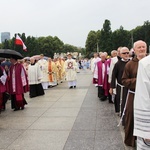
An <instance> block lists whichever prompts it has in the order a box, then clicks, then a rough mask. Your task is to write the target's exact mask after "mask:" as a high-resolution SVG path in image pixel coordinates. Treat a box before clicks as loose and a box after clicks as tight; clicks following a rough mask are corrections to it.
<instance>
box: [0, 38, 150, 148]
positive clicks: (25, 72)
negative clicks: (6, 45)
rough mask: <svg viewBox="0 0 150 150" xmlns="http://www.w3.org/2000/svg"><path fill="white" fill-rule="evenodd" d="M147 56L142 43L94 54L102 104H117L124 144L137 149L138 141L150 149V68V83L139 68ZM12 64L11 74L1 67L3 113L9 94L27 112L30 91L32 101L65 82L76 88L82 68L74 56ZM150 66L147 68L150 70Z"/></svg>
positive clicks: (95, 80) (14, 104)
mask: <svg viewBox="0 0 150 150" xmlns="http://www.w3.org/2000/svg"><path fill="white" fill-rule="evenodd" d="M146 56H147V45H146V43H145V42H144V41H141V40H139V41H137V42H135V43H134V45H133V48H132V50H130V51H129V49H128V48H127V47H119V48H118V49H117V50H113V51H111V58H109V57H108V56H107V53H106V52H100V53H94V58H92V59H91V64H90V69H91V71H92V73H93V84H95V89H97V90H98V97H99V99H100V101H105V100H108V102H109V103H114V107H115V112H116V114H117V115H118V116H120V123H119V125H120V124H122V126H124V132H125V138H124V143H125V144H126V145H127V146H131V147H135V145H136V140H137V149H138V150H148V149H150V147H149V146H150V70H148V69H150V68H145V69H146V70H147V72H148V73H149V74H148V75H149V76H148V77H147V78H148V81H149V83H147V82H146V81H145V78H144V75H143V76H142V75H138V74H140V73H141V74H142V73H143V74H144V73H145V70H144V71H142V72H141V71H139V70H138V69H139V68H140V67H139V68H138V66H139V64H140V63H143V62H145V61H144V59H148V58H147V57H149V56H147V57H146ZM144 57H145V58H144ZM142 61H143V62H142ZM10 62H11V63H12V65H11V66H10V68H9V71H7V70H6V69H5V67H2V64H3V63H2V64H1V68H0V87H1V88H0V109H1V110H3V109H5V103H6V100H5V97H6V95H7V94H6V93H7V92H8V93H9V94H10V95H11V107H12V109H14V110H15V111H16V110H20V109H24V105H25V104H27V102H26V100H25V98H24V93H25V92H27V91H29V96H30V98H32V97H36V96H40V95H44V90H46V89H48V88H49V87H53V86H56V85H58V84H60V83H61V82H63V81H65V80H67V81H68V86H69V89H72V88H76V82H77V72H78V69H79V66H78V63H77V61H76V60H75V59H72V55H71V54H70V53H69V54H68V55H67V60H64V59H62V58H56V59H54V60H52V59H51V58H48V60H45V59H44V55H42V54H41V58H40V60H36V59H35V58H34V57H31V58H30V63H29V62H28V61H25V62H23V63H22V62H21V61H20V62H19V61H18V60H17V59H15V58H10ZM147 62H150V61H146V63H147ZM149 64H150V63H149ZM149 64H147V65H145V66H148V67H149V66H150V65H149ZM145 75H147V73H145ZM141 77H143V79H140V78H141ZM137 78H138V79H137ZM147 88H149V89H147ZM142 89H143V90H144V91H142ZM146 89H147V90H146ZM6 91H7V92H6ZM146 96H147V97H146ZM119 125H118V126H119Z"/></svg>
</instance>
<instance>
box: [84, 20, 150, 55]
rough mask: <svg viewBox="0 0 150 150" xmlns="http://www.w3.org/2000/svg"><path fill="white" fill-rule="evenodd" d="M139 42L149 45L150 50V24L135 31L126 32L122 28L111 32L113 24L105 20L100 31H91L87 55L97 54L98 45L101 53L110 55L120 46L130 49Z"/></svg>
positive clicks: (87, 42)
mask: <svg viewBox="0 0 150 150" xmlns="http://www.w3.org/2000/svg"><path fill="white" fill-rule="evenodd" d="M137 40H143V41H145V42H146V43H147V45H148V48H149V45H150V22H149V21H145V22H144V24H143V25H142V26H137V27H136V28H135V29H133V30H131V31H128V30H124V28H123V27H122V26H120V28H119V29H116V30H115V31H114V32H112V31H111V23H110V21H109V20H105V21H104V24H103V28H102V29H101V30H98V31H93V30H92V31H90V32H89V34H88V36H87V40H86V45H85V47H86V54H87V55H88V54H90V53H92V52H96V45H97V43H98V46H99V51H105V52H108V53H109V54H110V52H111V51H112V50H114V49H117V48H118V47H120V46H126V47H128V48H129V49H130V48H132V45H133V43H134V42H135V41H137Z"/></svg>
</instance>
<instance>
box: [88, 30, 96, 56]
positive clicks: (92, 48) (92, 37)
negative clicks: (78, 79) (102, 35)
mask: <svg viewBox="0 0 150 150" xmlns="http://www.w3.org/2000/svg"><path fill="white" fill-rule="evenodd" d="M85 47H86V55H89V54H90V53H92V52H96V51H97V32H95V31H90V32H89V34H88V37H87V40H86V45H85Z"/></svg>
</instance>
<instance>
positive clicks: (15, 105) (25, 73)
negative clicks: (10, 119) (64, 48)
mask: <svg viewBox="0 0 150 150" xmlns="http://www.w3.org/2000/svg"><path fill="white" fill-rule="evenodd" d="M0 62H1V64H0V112H1V111H2V110H5V108H6V107H5V105H6V102H7V100H8V99H10V100H11V108H12V109H14V111H17V110H23V109H24V106H25V105H26V104H27V101H26V100H25V97H24V93H26V92H29V97H30V98H33V97H36V96H42V95H44V94H45V92H44V90H47V89H48V88H51V87H54V86H57V85H59V84H60V83H62V82H63V81H65V80H66V81H68V86H69V89H72V88H76V80H77V72H79V66H78V63H77V61H76V60H75V59H73V58H72V55H71V53H68V54H67V60H65V59H63V58H60V57H58V58H55V59H52V58H48V59H47V60H46V59H44V55H43V54H41V55H40V58H38V59H37V58H36V57H31V58H30V59H28V60H27V59H22V60H18V59H17V58H15V57H12V58H10V59H6V60H1V61H0Z"/></svg>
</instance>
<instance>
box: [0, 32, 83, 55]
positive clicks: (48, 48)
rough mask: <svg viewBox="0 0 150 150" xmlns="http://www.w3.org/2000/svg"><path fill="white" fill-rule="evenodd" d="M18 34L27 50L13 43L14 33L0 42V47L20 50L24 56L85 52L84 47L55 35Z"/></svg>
mask: <svg viewBox="0 0 150 150" xmlns="http://www.w3.org/2000/svg"><path fill="white" fill-rule="evenodd" d="M19 36H20V38H21V39H22V40H23V42H24V43H25V45H26V46H27V52H25V51H23V50H22V46H18V45H15V37H16V35H14V37H13V38H12V39H11V40H5V41H4V42H3V43H1V44H0V48H1V49H14V50H16V51H18V52H21V53H22V55H23V56H24V57H26V56H33V55H38V54H41V53H42V54H44V55H45V56H49V57H53V56H54V53H67V52H79V53H85V49H84V48H80V47H76V46H73V45H69V44H64V43H63V41H61V40H60V39H59V38H58V37H57V36H55V37H52V36H47V37H38V38H37V37H33V36H27V37H26V35H25V33H22V34H19Z"/></svg>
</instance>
